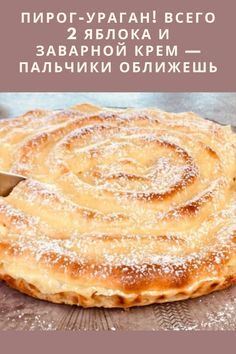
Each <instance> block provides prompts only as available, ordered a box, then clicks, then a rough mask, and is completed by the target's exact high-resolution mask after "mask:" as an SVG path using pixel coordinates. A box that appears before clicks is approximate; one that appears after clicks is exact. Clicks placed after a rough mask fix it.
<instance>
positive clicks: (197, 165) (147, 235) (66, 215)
mask: <svg viewBox="0 0 236 354" xmlns="http://www.w3.org/2000/svg"><path fill="white" fill-rule="evenodd" d="M0 170H2V171H5V172H12V173H15V174H19V175H23V176H26V177H27V178H26V180H23V181H21V182H20V183H18V185H17V186H16V187H15V188H14V189H13V191H12V192H11V193H10V194H9V195H8V196H7V197H0V278H1V279H2V280H4V281H5V282H6V283H7V284H9V285H10V286H12V287H14V288H16V289H18V290H20V291H22V292H24V293H26V294H29V295H31V296H33V297H36V298H39V299H44V300H49V301H52V302H57V303H67V304H77V305H81V306H84V307H92V306H104V307H130V306H138V305H147V304H151V303H158V302H166V301H176V300H182V299H187V298H190V297H197V296H200V295H204V294H207V293H210V292H212V291H215V290H220V289H223V288H226V287H228V286H230V285H232V284H234V283H235V282H236V134H234V133H233V132H232V130H231V128H230V127H225V126H220V125H218V124H216V123H213V122H210V121H208V120H205V119H203V118H201V117H199V116H197V115H195V114H193V113H180V114H173V113H166V112H163V111H160V110H157V109H123V110H122V109H108V108H99V107H95V106H91V105H79V106H76V107H74V108H72V109H70V110H63V111H44V110H35V111H31V112H28V113H26V114H24V115H23V116H21V117H18V118H15V119H5V120H2V121H0Z"/></svg>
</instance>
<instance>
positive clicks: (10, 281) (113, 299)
mask: <svg viewBox="0 0 236 354" xmlns="http://www.w3.org/2000/svg"><path fill="white" fill-rule="evenodd" d="M0 279H1V280H3V281H4V282H5V283H6V284H7V285H9V286H10V287H12V288H14V289H17V290H19V291H21V292H22V293H24V294H27V295H29V296H32V297H34V298H38V299H40V300H46V301H50V302H54V303H64V304H67V305H79V306H83V307H94V306H96V307H106V308H128V307H133V306H144V305H151V304H153V303H164V302H171V301H179V300H185V299H188V298H195V297H199V296H202V295H207V294H210V293H211V292H214V291H218V290H223V289H225V288H228V287H229V286H231V285H233V284H235V283H236V277H233V276H228V277H226V278H225V280H224V281H223V282H217V281H204V282H203V283H201V284H200V286H199V287H198V288H197V289H196V290H195V291H193V292H189V291H187V290H181V291H180V292H178V293H176V294H174V297H171V296H168V295H165V294H163V295H158V296H147V295H137V297H136V298H135V299H134V300H130V299H128V298H127V297H125V296H121V295H111V296H105V295H98V294H96V292H94V293H93V294H92V296H89V297H85V296H82V295H80V294H78V293H75V292H60V293H56V294H43V293H41V292H40V290H39V289H37V288H36V287H35V286H34V285H32V284H30V283H28V282H26V281H25V280H23V279H14V278H12V277H10V276H9V275H1V276H0Z"/></svg>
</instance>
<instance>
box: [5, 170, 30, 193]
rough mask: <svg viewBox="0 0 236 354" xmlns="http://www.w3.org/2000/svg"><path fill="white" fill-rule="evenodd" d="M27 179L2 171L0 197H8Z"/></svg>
mask: <svg viewBox="0 0 236 354" xmlns="http://www.w3.org/2000/svg"><path fill="white" fill-rule="evenodd" d="M25 179H26V177H24V176H20V175H16V174H13V173H6V172H2V171H0V196H1V197H7V196H8V195H9V194H10V193H11V191H12V190H13V188H14V187H15V186H16V185H17V184H18V183H19V182H21V181H24V180H25Z"/></svg>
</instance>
